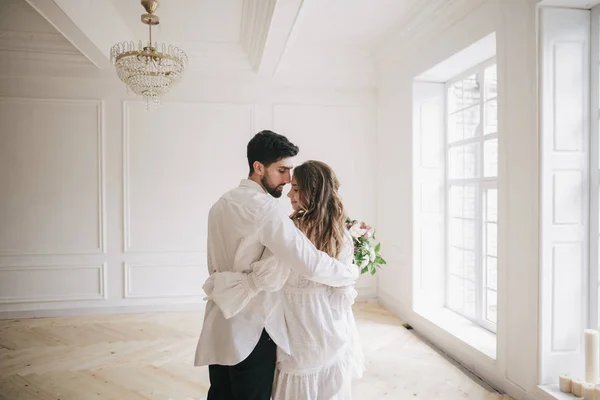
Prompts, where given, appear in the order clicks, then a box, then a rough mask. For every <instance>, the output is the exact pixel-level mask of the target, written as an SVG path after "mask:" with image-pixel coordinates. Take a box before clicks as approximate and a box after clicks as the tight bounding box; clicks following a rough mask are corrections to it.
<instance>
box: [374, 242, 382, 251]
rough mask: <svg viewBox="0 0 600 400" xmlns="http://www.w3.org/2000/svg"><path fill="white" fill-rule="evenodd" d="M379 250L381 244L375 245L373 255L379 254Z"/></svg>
mask: <svg viewBox="0 0 600 400" xmlns="http://www.w3.org/2000/svg"><path fill="white" fill-rule="evenodd" d="M379 250H381V243H377V246H375V253H379Z"/></svg>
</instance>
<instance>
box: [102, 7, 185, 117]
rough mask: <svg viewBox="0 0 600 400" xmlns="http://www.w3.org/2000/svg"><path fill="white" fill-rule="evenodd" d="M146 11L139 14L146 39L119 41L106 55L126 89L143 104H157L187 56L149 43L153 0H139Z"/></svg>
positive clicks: (155, 19)
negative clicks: (146, 28) (145, 29)
mask: <svg viewBox="0 0 600 400" xmlns="http://www.w3.org/2000/svg"><path fill="white" fill-rule="evenodd" d="M141 3H142V6H143V7H144V8H145V10H146V14H142V23H144V24H146V25H148V34H149V40H148V41H147V42H145V43H142V41H141V40H140V41H139V43H138V44H137V46H136V44H135V42H133V41H129V42H122V43H118V44H116V45H114V46H113V47H112V48H111V49H110V59H111V62H112V63H113V65H114V66H115V68H116V70H117V76H118V77H119V79H120V80H121V81H123V82H124V83H125V84H126V85H127V92H133V93H135V94H137V95H139V96H142V97H143V98H145V99H146V108H149V106H150V104H155V105H159V104H160V98H161V97H162V96H163V95H164V94H165V93H167V92H168V91H169V90H170V89H171V87H172V86H173V85H175V84H177V83H178V82H179V81H181V79H182V78H183V74H184V73H185V68H186V66H187V62H188V57H187V55H186V54H185V52H184V51H183V50H181V49H180V48H178V47H175V46H170V45H169V46H167V45H166V44H164V43H162V44H160V47H159V43H158V42H154V44H152V26H153V25H158V24H159V18H158V16H157V15H155V14H154V12H155V11H156V9H157V8H158V1H156V0H142V2H141Z"/></svg>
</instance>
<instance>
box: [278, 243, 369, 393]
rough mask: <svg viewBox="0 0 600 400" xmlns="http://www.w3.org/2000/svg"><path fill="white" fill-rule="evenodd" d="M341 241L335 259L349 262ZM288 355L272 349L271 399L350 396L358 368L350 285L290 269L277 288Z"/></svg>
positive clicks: (349, 251)
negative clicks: (326, 281)
mask: <svg viewBox="0 0 600 400" xmlns="http://www.w3.org/2000/svg"><path fill="white" fill-rule="evenodd" d="M353 252H354V247H353V244H352V241H351V239H348V241H347V242H346V243H345V245H344V248H343V249H342V252H341V253H340V256H339V257H338V258H339V260H340V261H342V262H345V263H352V258H353ZM282 297H283V300H282V301H283V309H284V314H285V320H286V324H287V330H288V334H289V338H290V350H291V353H292V355H288V354H286V353H284V352H283V351H281V350H279V351H278V352H277V369H276V372H275V383H274V386H273V400H300V399H302V400H332V399H335V400H350V397H351V396H350V388H351V379H352V378H359V377H361V376H362V372H363V354H362V349H361V347H360V343H359V340H358V331H357V330H356V324H355V321H354V315H353V313H352V308H351V306H352V304H353V303H354V299H355V297H356V291H355V290H354V288H353V287H344V288H332V287H329V286H326V285H323V284H320V283H316V282H313V281H310V280H308V279H306V278H305V277H303V276H302V275H299V274H298V273H297V272H295V271H293V270H291V271H290V275H289V277H288V280H287V282H286V283H285V285H284V287H283V290H282Z"/></svg>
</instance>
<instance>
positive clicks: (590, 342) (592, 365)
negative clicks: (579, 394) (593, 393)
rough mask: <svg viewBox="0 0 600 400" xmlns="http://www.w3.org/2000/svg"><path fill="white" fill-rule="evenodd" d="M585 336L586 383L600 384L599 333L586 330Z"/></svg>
mask: <svg viewBox="0 0 600 400" xmlns="http://www.w3.org/2000/svg"><path fill="white" fill-rule="evenodd" d="M583 332H584V335H585V381H586V382H587V383H591V384H594V385H596V384H597V383H598V331H596V330H594V329H586V330H585V331H583Z"/></svg>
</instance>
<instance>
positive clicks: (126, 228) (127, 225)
mask: <svg viewBox="0 0 600 400" xmlns="http://www.w3.org/2000/svg"><path fill="white" fill-rule="evenodd" d="M135 103H137V104H144V103H143V101H140V100H124V101H123V102H122V113H123V114H122V115H123V117H122V135H123V177H122V179H123V252H124V253H135V254H142V253H150V254H194V253H195V254H198V253H203V252H204V250H203V249H179V250H172V249H150V248H148V249H132V245H131V194H130V181H131V178H130V174H129V169H130V164H131V162H130V159H129V152H130V149H131V146H130V144H129V136H130V132H129V105H130V104H135ZM162 104H163V105H164V104H196V105H209V106H215V107H224V108H226V107H231V106H246V107H248V109H249V111H250V126H254V119H255V107H254V105H253V104H252V103H244V102H237V103H236V102H231V103H224V102H209V101H163V102H162Z"/></svg>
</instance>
